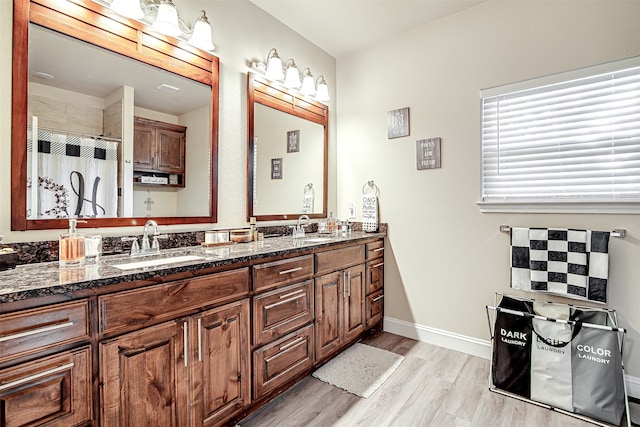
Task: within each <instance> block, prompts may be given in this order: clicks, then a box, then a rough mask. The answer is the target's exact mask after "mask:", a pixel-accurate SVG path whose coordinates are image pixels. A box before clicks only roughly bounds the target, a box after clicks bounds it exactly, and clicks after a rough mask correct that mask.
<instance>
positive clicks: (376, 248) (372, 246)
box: [367, 240, 384, 259]
mask: <svg viewBox="0 0 640 427" xmlns="http://www.w3.org/2000/svg"><path fill="white" fill-rule="evenodd" d="M382 255H384V240H378V241H377V242H371V243H367V259H374V258H379V257H381V256H382Z"/></svg>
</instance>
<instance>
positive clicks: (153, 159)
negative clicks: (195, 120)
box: [133, 117, 187, 187]
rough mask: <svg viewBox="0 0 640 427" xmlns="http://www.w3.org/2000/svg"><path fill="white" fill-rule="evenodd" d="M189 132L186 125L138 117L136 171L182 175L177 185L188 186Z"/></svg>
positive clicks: (135, 136)
mask: <svg viewBox="0 0 640 427" xmlns="http://www.w3.org/2000/svg"><path fill="white" fill-rule="evenodd" d="M186 133H187V128H186V127H184V126H180V125H174V124H171V123H164V122H159V121H156V120H150V119H146V118H142V117H135V118H134V136H133V141H134V145H133V170H134V175H137V176H139V175H143V176H144V175H151V174H156V175H157V174H159V175H160V176H168V175H169V174H173V175H177V178H178V181H177V182H176V183H175V184H174V185H179V186H181V187H184V175H185V162H184V157H185V141H186ZM135 172H140V174H138V173H135ZM153 185H158V184H153Z"/></svg>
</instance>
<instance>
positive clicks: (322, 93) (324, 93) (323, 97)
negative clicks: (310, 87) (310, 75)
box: [316, 76, 331, 102]
mask: <svg viewBox="0 0 640 427" xmlns="http://www.w3.org/2000/svg"><path fill="white" fill-rule="evenodd" d="M330 99H331V97H330V96H329V86H327V82H326V81H325V80H324V76H318V79H317V80H316V101H320V102H326V101H329V100H330Z"/></svg>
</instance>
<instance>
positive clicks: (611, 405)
mask: <svg viewBox="0 0 640 427" xmlns="http://www.w3.org/2000/svg"><path fill="white" fill-rule="evenodd" d="M486 310H487V320H488V323H489V331H490V334H491V344H492V352H491V364H490V374H489V390H490V391H492V392H495V393H499V394H502V395H505V396H509V397H513V398H516V399H519V400H522V401H525V402H528V403H532V404H535V405H538V406H541V407H544V408H547V409H550V410H554V411H558V412H561V413H564V414H567V415H570V416H573V417H575V418H579V419H582V420H584V421H587V422H590V423H593V424H596V425H599V426H603V427H608V426H613V425H616V426H619V425H620V423H621V420H622V417H623V415H624V414H626V418H627V420H630V417H629V403H628V397H627V391H626V384H625V381H624V365H623V362H622V351H623V348H624V339H625V334H626V330H625V329H624V328H621V327H619V326H618V318H617V315H616V312H615V310H612V309H608V308H604V307H583V306H577V305H571V304H560V303H554V302H546V301H539V300H536V299H530V298H523V297H518V296H512V295H506V294H501V293H496V294H495V301H494V305H493V306H486ZM628 422H629V421H628Z"/></svg>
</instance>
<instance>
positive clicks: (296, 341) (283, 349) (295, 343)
mask: <svg viewBox="0 0 640 427" xmlns="http://www.w3.org/2000/svg"><path fill="white" fill-rule="evenodd" d="M303 341H304V338H302V337H298V338H296V339H295V340H293V341H291V342H290V343H288V344H285V345H283V346H282V347H280V351H285V350H286V349H288V348H291V347H294V346H297V345H298V344H300V343H302V342H303Z"/></svg>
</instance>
